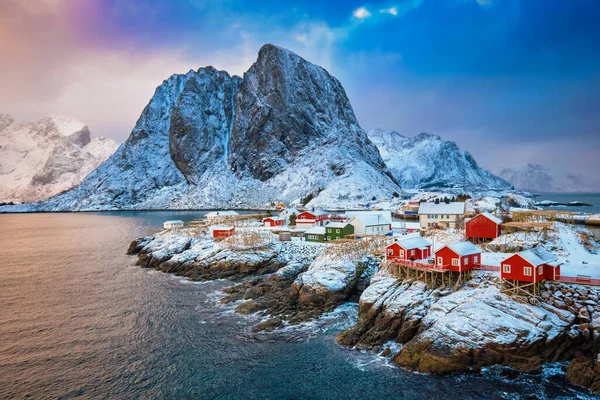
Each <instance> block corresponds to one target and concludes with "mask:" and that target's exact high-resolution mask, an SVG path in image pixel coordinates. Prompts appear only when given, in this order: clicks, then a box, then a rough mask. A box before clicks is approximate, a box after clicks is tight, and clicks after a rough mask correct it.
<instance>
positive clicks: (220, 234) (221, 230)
mask: <svg viewBox="0 0 600 400" xmlns="http://www.w3.org/2000/svg"><path fill="white" fill-rule="evenodd" d="M234 232H235V228H234V227H233V226H215V227H214V228H213V229H212V235H213V238H215V239H224V238H228V237H229V236H231V235H233V233H234Z"/></svg>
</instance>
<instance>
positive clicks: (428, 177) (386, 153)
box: [368, 128, 511, 189]
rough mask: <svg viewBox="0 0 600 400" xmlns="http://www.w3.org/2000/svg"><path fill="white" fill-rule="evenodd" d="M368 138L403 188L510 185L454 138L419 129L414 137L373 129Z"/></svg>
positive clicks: (500, 186)
mask: <svg viewBox="0 0 600 400" xmlns="http://www.w3.org/2000/svg"><path fill="white" fill-rule="evenodd" d="M368 136H369V139H371V141H372V142H373V143H374V144H375V145H376V146H377V147H378V148H379V152H380V153H381V157H382V158H383V161H384V162H385V163H386V164H387V167H388V169H389V171H390V172H391V173H392V175H393V176H394V178H396V180H397V181H398V182H399V183H400V184H401V185H402V187H403V188H405V189H442V188H465V189H474V188H476V189H482V188H486V189H510V188H511V185H510V184H509V183H508V182H506V181H504V180H503V179H501V178H499V177H497V176H495V175H493V174H491V173H490V172H488V171H487V170H485V169H483V168H481V167H480V166H479V165H478V164H477V162H476V161H475V159H474V158H473V156H471V155H470V154H469V153H468V152H462V151H460V149H459V147H458V146H457V145H456V143H454V142H450V141H445V140H442V139H441V138H440V137H439V136H437V135H431V134H428V133H421V134H420V135H417V136H414V137H406V136H402V135H401V134H399V133H397V132H394V131H392V132H388V131H385V130H383V129H377V128H376V129H372V130H370V131H369V132H368Z"/></svg>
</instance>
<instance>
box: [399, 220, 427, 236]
mask: <svg viewBox="0 0 600 400" xmlns="http://www.w3.org/2000/svg"><path fill="white" fill-rule="evenodd" d="M420 229H421V225H420V224H419V223H418V222H408V221H406V222H405V221H392V231H393V232H394V234H399V235H400V234H405V233H415V232H418V231H419V230H420Z"/></svg>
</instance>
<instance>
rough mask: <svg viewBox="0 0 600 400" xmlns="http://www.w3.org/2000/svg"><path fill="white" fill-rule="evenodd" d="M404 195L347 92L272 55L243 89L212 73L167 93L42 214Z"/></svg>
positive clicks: (174, 81)
mask: <svg viewBox="0 0 600 400" xmlns="http://www.w3.org/2000/svg"><path fill="white" fill-rule="evenodd" d="M393 192H401V190H400V188H399V187H398V185H397V184H396V183H395V182H394V179H393V178H392V177H391V176H390V175H389V173H388V172H387V170H386V167H385V164H384V162H383V160H382V159H381V157H380V156H379V153H378V151H377V148H376V147H375V146H374V145H373V144H372V143H371V141H370V140H369V139H368V137H367V134H366V133H365V132H364V131H363V130H362V129H361V128H360V126H359V125H358V122H357V121H356V117H355V116H354V112H353V110H352V107H351V105H350V102H349V100H348V98H347V96H346V93H345V92H344V89H343V88H342V86H341V84H340V83H339V82H338V81H337V80H336V79H335V78H333V77H332V76H331V75H329V73H327V71H325V70H324V69H323V68H321V67H318V66H316V65H313V64H311V63H309V62H308V61H306V60H304V59H302V58H301V57H300V56H298V55H296V54H294V53H292V52H290V51H288V50H285V49H282V48H280V47H277V46H273V45H265V46H263V47H262V48H261V50H260V51H259V55H258V59H257V61H256V62H255V63H254V64H253V65H252V67H250V69H249V70H248V72H246V73H245V74H244V78H243V79H242V78H240V77H237V76H230V75H229V74H227V72H224V71H217V70H216V69H214V68H212V67H206V68H200V69H199V70H198V71H189V72H188V73H187V74H185V75H173V76H171V77H170V78H169V79H167V80H166V81H164V82H163V84H162V85H160V86H159V87H158V88H157V89H156V92H155V93H154V96H153V97H152V99H151V100H150V103H149V104H148V105H147V106H146V108H145V109H144V111H143V112H142V115H141V117H140V119H139V120H138V122H137V124H136V126H135V127H134V129H133V131H132V133H131V135H130V137H129V138H128V139H127V141H126V142H125V143H124V144H123V145H122V146H121V147H120V148H119V150H118V151H117V152H116V153H115V154H114V155H113V156H112V157H110V158H109V159H108V160H107V161H106V162H105V163H103V164H102V165H101V166H100V167H99V168H97V169H96V170H95V171H93V172H92V173H91V174H90V175H89V176H88V177H87V178H86V179H85V180H84V181H83V182H82V183H81V184H80V185H79V186H78V187H76V188H74V189H73V190H71V191H69V192H67V193H64V194H61V195H59V196H55V197H53V198H51V199H50V200H48V201H46V202H44V203H41V204H39V205H35V206H34V207H33V208H32V209H38V210H93V209H165V208H176V209H185V208H204V209H208V208H217V207H218V208H253V207H262V206H264V205H265V204H266V203H267V202H268V201H270V200H282V201H291V200H295V199H297V198H299V197H304V196H306V195H307V194H309V193H312V194H313V195H314V198H313V200H312V201H311V203H310V206H315V207H355V206H356V204H357V202H360V201H365V200H369V199H371V198H372V197H373V196H376V197H390V196H391V195H392V193H393Z"/></svg>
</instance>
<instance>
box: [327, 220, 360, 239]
mask: <svg viewBox="0 0 600 400" xmlns="http://www.w3.org/2000/svg"><path fill="white" fill-rule="evenodd" d="M325 230H326V232H327V240H336V239H345V238H346V236H348V235H352V234H353V233H354V226H352V225H351V224H350V223H348V222H330V223H328V224H327V225H325Z"/></svg>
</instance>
